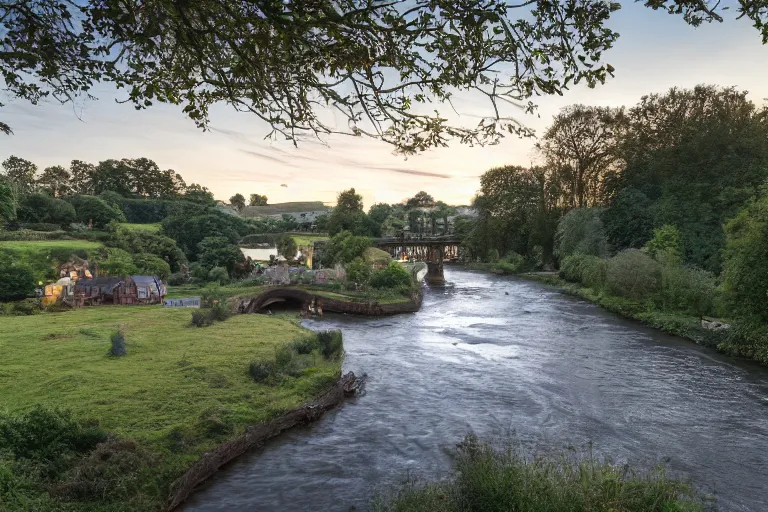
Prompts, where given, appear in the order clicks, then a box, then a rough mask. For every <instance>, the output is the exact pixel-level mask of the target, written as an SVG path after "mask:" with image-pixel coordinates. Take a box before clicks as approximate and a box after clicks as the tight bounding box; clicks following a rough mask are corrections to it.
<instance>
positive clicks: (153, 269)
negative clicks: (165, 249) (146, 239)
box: [133, 253, 171, 281]
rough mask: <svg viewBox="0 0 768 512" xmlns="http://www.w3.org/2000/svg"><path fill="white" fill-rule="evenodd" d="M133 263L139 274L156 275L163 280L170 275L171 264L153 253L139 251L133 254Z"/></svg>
mask: <svg viewBox="0 0 768 512" xmlns="http://www.w3.org/2000/svg"><path fill="white" fill-rule="evenodd" d="M133 263H134V264H135V265H136V269H137V272H138V273H139V274H146V275H150V276H156V277H159V278H160V279H162V280H163V281H165V280H167V279H168V277H169V276H170V275H171V266H170V265H169V264H168V262H167V261H165V260H164V259H162V258H160V257H158V256H155V255H154V254H147V253H140V254H134V255H133Z"/></svg>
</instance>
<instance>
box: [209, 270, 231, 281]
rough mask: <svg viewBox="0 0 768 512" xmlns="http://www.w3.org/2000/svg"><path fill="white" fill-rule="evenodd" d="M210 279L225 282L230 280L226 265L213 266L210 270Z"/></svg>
mask: <svg viewBox="0 0 768 512" xmlns="http://www.w3.org/2000/svg"><path fill="white" fill-rule="evenodd" d="M208 281H210V282H212V283H218V284H220V285H221V284H224V283H226V282H227V281H229V272H227V269H226V268H224V267H213V268H212V269H211V270H210V272H208Z"/></svg>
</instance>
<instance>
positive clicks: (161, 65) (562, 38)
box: [0, 0, 768, 153]
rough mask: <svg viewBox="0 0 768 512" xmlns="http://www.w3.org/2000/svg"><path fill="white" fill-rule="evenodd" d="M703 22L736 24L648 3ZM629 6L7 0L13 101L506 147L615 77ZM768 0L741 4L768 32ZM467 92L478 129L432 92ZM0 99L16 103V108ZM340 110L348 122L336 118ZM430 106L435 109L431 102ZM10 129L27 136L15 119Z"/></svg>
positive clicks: (704, 12) (416, 145)
mask: <svg viewBox="0 0 768 512" xmlns="http://www.w3.org/2000/svg"><path fill="white" fill-rule="evenodd" d="M644 4H645V5H646V6H647V7H649V8H652V9H664V10H667V11H668V12H670V13H671V14H675V15H682V16H683V17H684V19H685V21H686V22H687V23H689V24H691V25H694V26H696V25H699V24H701V23H703V22H710V21H713V20H714V21H722V17H721V15H720V13H721V12H722V10H723V9H724V7H721V6H720V4H719V2H718V3H715V4H714V5H711V3H710V2H704V1H700V0H646V1H645V2H644ZM620 7H621V4H620V3H618V2H604V1H602V0H564V1H561V2H511V1H503V0H482V1H479V2H476V1H472V2H469V1H459V2H456V1H453V0H450V1H449V0H409V1H405V0H393V1H390V2H379V1H372V0H333V1H332V0H318V1H311V2H304V1H302V2H298V1H292V0H263V1H256V0H246V1H235V0H199V1H195V2H178V1H174V0H141V1H140V0H127V1H124V2H119V3H118V2H112V1H108V0H83V1H73V0H69V1H60V0H28V1H25V2H19V1H15V0H0V20H2V21H3V28H4V34H3V35H4V37H3V39H2V40H0V77H2V79H3V81H4V83H5V86H6V90H7V91H8V93H9V95H10V96H11V97H16V98H21V99H23V100H27V101H30V102H32V103H37V102H39V101H40V100H41V99H42V98H45V97H50V98H54V99H56V100H58V101H62V102H66V101H71V100H73V99H74V98H76V97H78V96H83V95H85V96H89V95H90V92H91V90H92V89H93V86H94V85H95V84H96V83H98V82H101V81H110V82H112V83H114V84H116V85H117V86H118V87H120V88H123V89H125V90H126V91H127V94H126V96H125V97H124V100H125V101H128V102H130V103H132V104H133V105H134V106H135V107H136V108H147V107H149V106H151V105H152V104H153V103H155V102H160V103H171V104H176V105H183V111H184V113H185V114H187V115H188V116H189V117H190V118H191V119H192V120H193V121H194V122H195V123H196V124H197V125H198V126H200V127H203V128H205V127H207V126H208V122H209V115H208V114H209V108H210V106H211V105H213V104H215V103H219V102H224V103H227V104H230V105H232V106H233V107H234V108H236V109H239V110H244V111H248V112H251V113H253V114H255V115H256V116H257V117H259V118H260V119H262V120H263V121H265V122H266V123H267V124H268V125H269V126H270V127H271V130H272V131H271V133H270V135H272V136H275V137H276V136H280V137H284V138H287V139H289V140H292V141H294V142H296V141H297V140H299V139H300V138H301V137H302V136H305V135H306V134H316V135H323V134H330V133H336V132H340V133H347V134H353V135H364V134H365V135H371V136H376V137H379V138H380V139H382V140H384V141H386V142H389V143H391V144H393V145H394V146H395V147H396V149H397V150H399V151H401V152H404V153H412V152H417V151H420V150H423V149H426V148H429V147H434V146H441V145H445V144H447V142H448V141H449V140H450V139H454V138H455V139H458V140H459V141H461V142H463V143H467V144H477V143H480V144H482V143H495V142H498V140H499V138H500V137H502V136H503V135H504V134H509V133H513V134H528V133H530V131H529V130H528V129H527V128H525V127H524V126H522V125H521V124H520V123H519V122H518V121H517V120H516V119H514V118H513V117H510V115H509V114H508V111H507V109H505V108H504V107H505V106H509V105H510V104H511V105H515V106H523V107H524V108H525V109H526V110H533V109H534V108H535V105H534V104H533V103H532V102H531V101H530V100H531V98H533V97H535V96H539V95H544V94H560V93H562V92H563V90H565V89H567V88H568V87H569V86H571V85H573V84H575V83H580V82H584V83H587V84H588V85H590V86H593V85H595V84H598V83H601V82H604V81H605V80H606V78H608V77H609V76H610V75H611V74H612V72H613V67H612V66H611V65H610V64H608V63H606V62H604V60H603V54H604V52H605V51H606V50H608V49H610V48H611V47H612V46H613V45H614V43H615V42H616V40H617V38H618V33H616V32H615V31H613V30H611V29H610V28H608V26H607V23H608V20H609V18H610V16H611V14H612V13H613V12H614V11H616V10H618V9H619V8H620ZM766 10H767V8H766V7H765V6H764V5H763V3H762V2H753V1H750V0H739V2H738V7H737V11H738V13H739V15H740V16H745V17H747V18H749V19H750V20H752V22H753V24H754V25H755V27H756V28H757V29H758V30H759V31H760V32H761V33H762V36H763V41H764V42H765V40H766V39H768V25H767V24H766V17H767V16H768V14H767V13H766ZM459 90H473V91H477V92H479V93H480V94H482V95H483V96H485V97H486V98H487V99H488V107H489V109H488V112H489V113H488V115H487V116H485V117H484V118H483V119H482V120H481V122H480V123H479V125H478V126H473V127H466V126H461V125H452V124H449V122H448V120H447V119H446V118H445V117H444V116H443V115H441V114H440V113H439V112H438V111H433V110H432V107H430V106H429V104H430V103H437V104H448V103H450V101H451V99H452V97H453V95H454V93H455V92H456V91H459ZM0 107H2V105H1V104H0ZM326 109H329V110H331V111H334V112H337V113H341V114H342V115H343V116H344V117H346V120H347V123H346V124H347V125H346V126H341V127H338V126H335V125H333V124H331V123H330V122H329V121H328V120H327V119H326V118H327V117H329V116H327V115H324V112H325V111H326ZM426 112H429V113H426ZM0 131H3V132H5V133H10V132H11V127H10V126H8V125H7V124H0Z"/></svg>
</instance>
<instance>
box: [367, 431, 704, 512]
mask: <svg viewBox="0 0 768 512" xmlns="http://www.w3.org/2000/svg"><path fill="white" fill-rule="evenodd" d="M454 465H455V469H456V473H455V475H454V476H453V477H452V478H450V479H449V480H447V481H444V482H441V483H436V484H419V483H417V482H414V481H413V480H411V481H410V482H409V483H408V484H406V486H405V487H404V488H402V489H400V490H399V492H397V493H396V494H394V495H393V496H391V497H390V498H389V499H382V498H379V499H378V500H376V501H374V503H373V506H372V507H371V508H372V509H373V510H374V512H385V511H386V512H395V511H397V512H411V511H414V512H416V511H418V512H438V511H439V512H466V511H472V512H497V511H498V512H501V511H518V510H519V511H547V512H554V511H558V512H559V511H592V512H611V511H622V512H648V511H657V512H661V511H668V512H698V511H700V510H702V508H701V499H700V498H699V497H698V496H697V495H696V493H695V492H694V490H693V489H692V487H691V486H689V485H687V484H685V483H683V482H680V481H677V480H672V479H669V478H667V477H666V475H665V473H664V470H663V468H656V469H654V470H652V471H649V472H644V473H636V472H633V471H632V470H630V469H629V468H628V467H627V466H614V465H612V464H610V463H609V462H607V461H605V462H604V461H599V460H596V459H595V458H594V456H593V455H592V454H591V453H590V452H587V453H584V454H578V453H577V454H563V455H560V456H554V457H545V456H537V455H529V454H527V453H526V452H524V451H523V450H522V449H521V448H519V447H518V446H517V445H514V444H508V445H507V446H498V447H497V446H494V445H491V444H490V443H486V442H482V441H478V440H477V439H476V438H474V437H467V438H466V439H465V440H464V441H463V442H462V443H461V444H459V446H458V448H457V450H456V452H455V456H454Z"/></svg>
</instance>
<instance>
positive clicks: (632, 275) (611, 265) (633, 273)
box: [606, 249, 661, 300]
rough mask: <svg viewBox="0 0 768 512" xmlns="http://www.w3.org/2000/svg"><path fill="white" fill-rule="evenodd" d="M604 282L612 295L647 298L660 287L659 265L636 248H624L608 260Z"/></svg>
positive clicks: (638, 298) (636, 298) (637, 298)
mask: <svg viewBox="0 0 768 512" xmlns="http://www.w3.org/2000/svg"><path fill="white" fill-rule="evenodd" d="M606 284H607V288H608V291H609V292H610V293H611V294H612V295H616V296H618V297H625V298H628V299H635V300H640V299H645V298H648V297H649V296H650V295H652V294H655V293H657V292H658V291H659V289H660V287H661V265H660V264H659V263H658V262H657V261H656V260H654V259H653V258H651V257H650V256H648V255H647V254H645V253H644V252H642V251H640V250H638V249H626V250H624V251H621V252H620V253H619V254H617V255H616V256H614V257H613V258H611V259H610V260H609V261H608V270H607V273H606Z"/></svg>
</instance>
